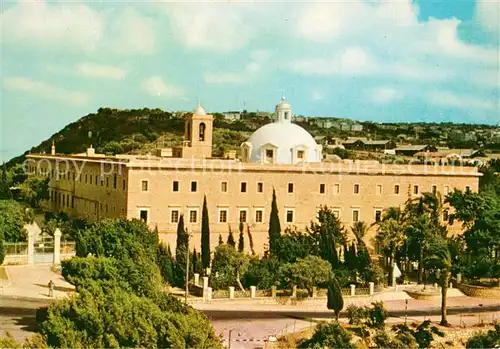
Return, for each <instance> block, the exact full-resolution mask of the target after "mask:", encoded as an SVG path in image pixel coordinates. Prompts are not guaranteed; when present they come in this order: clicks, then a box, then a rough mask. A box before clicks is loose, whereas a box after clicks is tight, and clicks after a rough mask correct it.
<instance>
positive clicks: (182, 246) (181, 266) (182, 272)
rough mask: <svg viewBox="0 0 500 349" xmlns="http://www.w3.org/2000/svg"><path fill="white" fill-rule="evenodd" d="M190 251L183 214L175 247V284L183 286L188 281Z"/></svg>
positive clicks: (178, 224)
mask: <svg viewBox="0 0 500 349" xmlns="http://www.w3.org/2000/svg"><path fill="white" fill-rule="evenodd" d="M188 249H189V234H188V232H187V230H186V227H185V226H184V215H183V214H181V215H180V217H179V222H177V242H176V247H175V261H176V264H175V283H176V286H183V285H184V283H185V279H186V264H187V260H186V258H187V254H188Z"/></svg>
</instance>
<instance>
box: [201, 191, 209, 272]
mask: <svg viewBox="0 0 500 349" xmlns="http://www.w3.org/2000/svg"><path fill="white" fill-rule="evenodd" d="M201 261H202V265H203V268H204V269H206V268H209V267H210V223H209V221H208V208H207V197H206V195H205V196H204V198H203V211H202V216H201Z"/></svg>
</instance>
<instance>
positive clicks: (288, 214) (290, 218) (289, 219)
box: [286, 210, 293, 223]
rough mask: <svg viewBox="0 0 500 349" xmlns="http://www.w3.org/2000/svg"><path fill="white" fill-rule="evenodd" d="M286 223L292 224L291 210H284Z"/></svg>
mask: <svg viewBox="0 0 500 349" xmlns="http://www.w3.org/2000/svg"><path fill="white" fill-rule="evenodd" d="M286 222H287V223H293V210H286Z"/></svg>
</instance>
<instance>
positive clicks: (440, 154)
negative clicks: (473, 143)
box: [415, 149, 479, 158]
mask: <svg viewBox="0 0 500 349" xmlns="http://www.w3.org/2000/svg"><path fill="white" fill-rule="evenodd" d="M477 152H479V150H474V149H446V150H444V149H443V150H440V151H435V152H418V153H416V154H415V156H420V157H429V158H446V157H451V156H454V155H457V156H460V157H469V156H473V155H474V154H475V153H477Z"/></svg>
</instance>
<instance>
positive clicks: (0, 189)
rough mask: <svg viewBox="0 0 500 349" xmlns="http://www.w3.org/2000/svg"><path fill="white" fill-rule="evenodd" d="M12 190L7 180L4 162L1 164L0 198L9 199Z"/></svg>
mask: <svg viewBox="0 0 500 349" xmlns="http://www.w3.org/2000/svg"><path fill="white" fill-rule="evenodd" d="M11 199H12V192H11V191H10V185H9V183H8V181H7V167H6V165H5V162H4V163H3V164H2V177H1V178H0V200H11Z"/></svg>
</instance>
